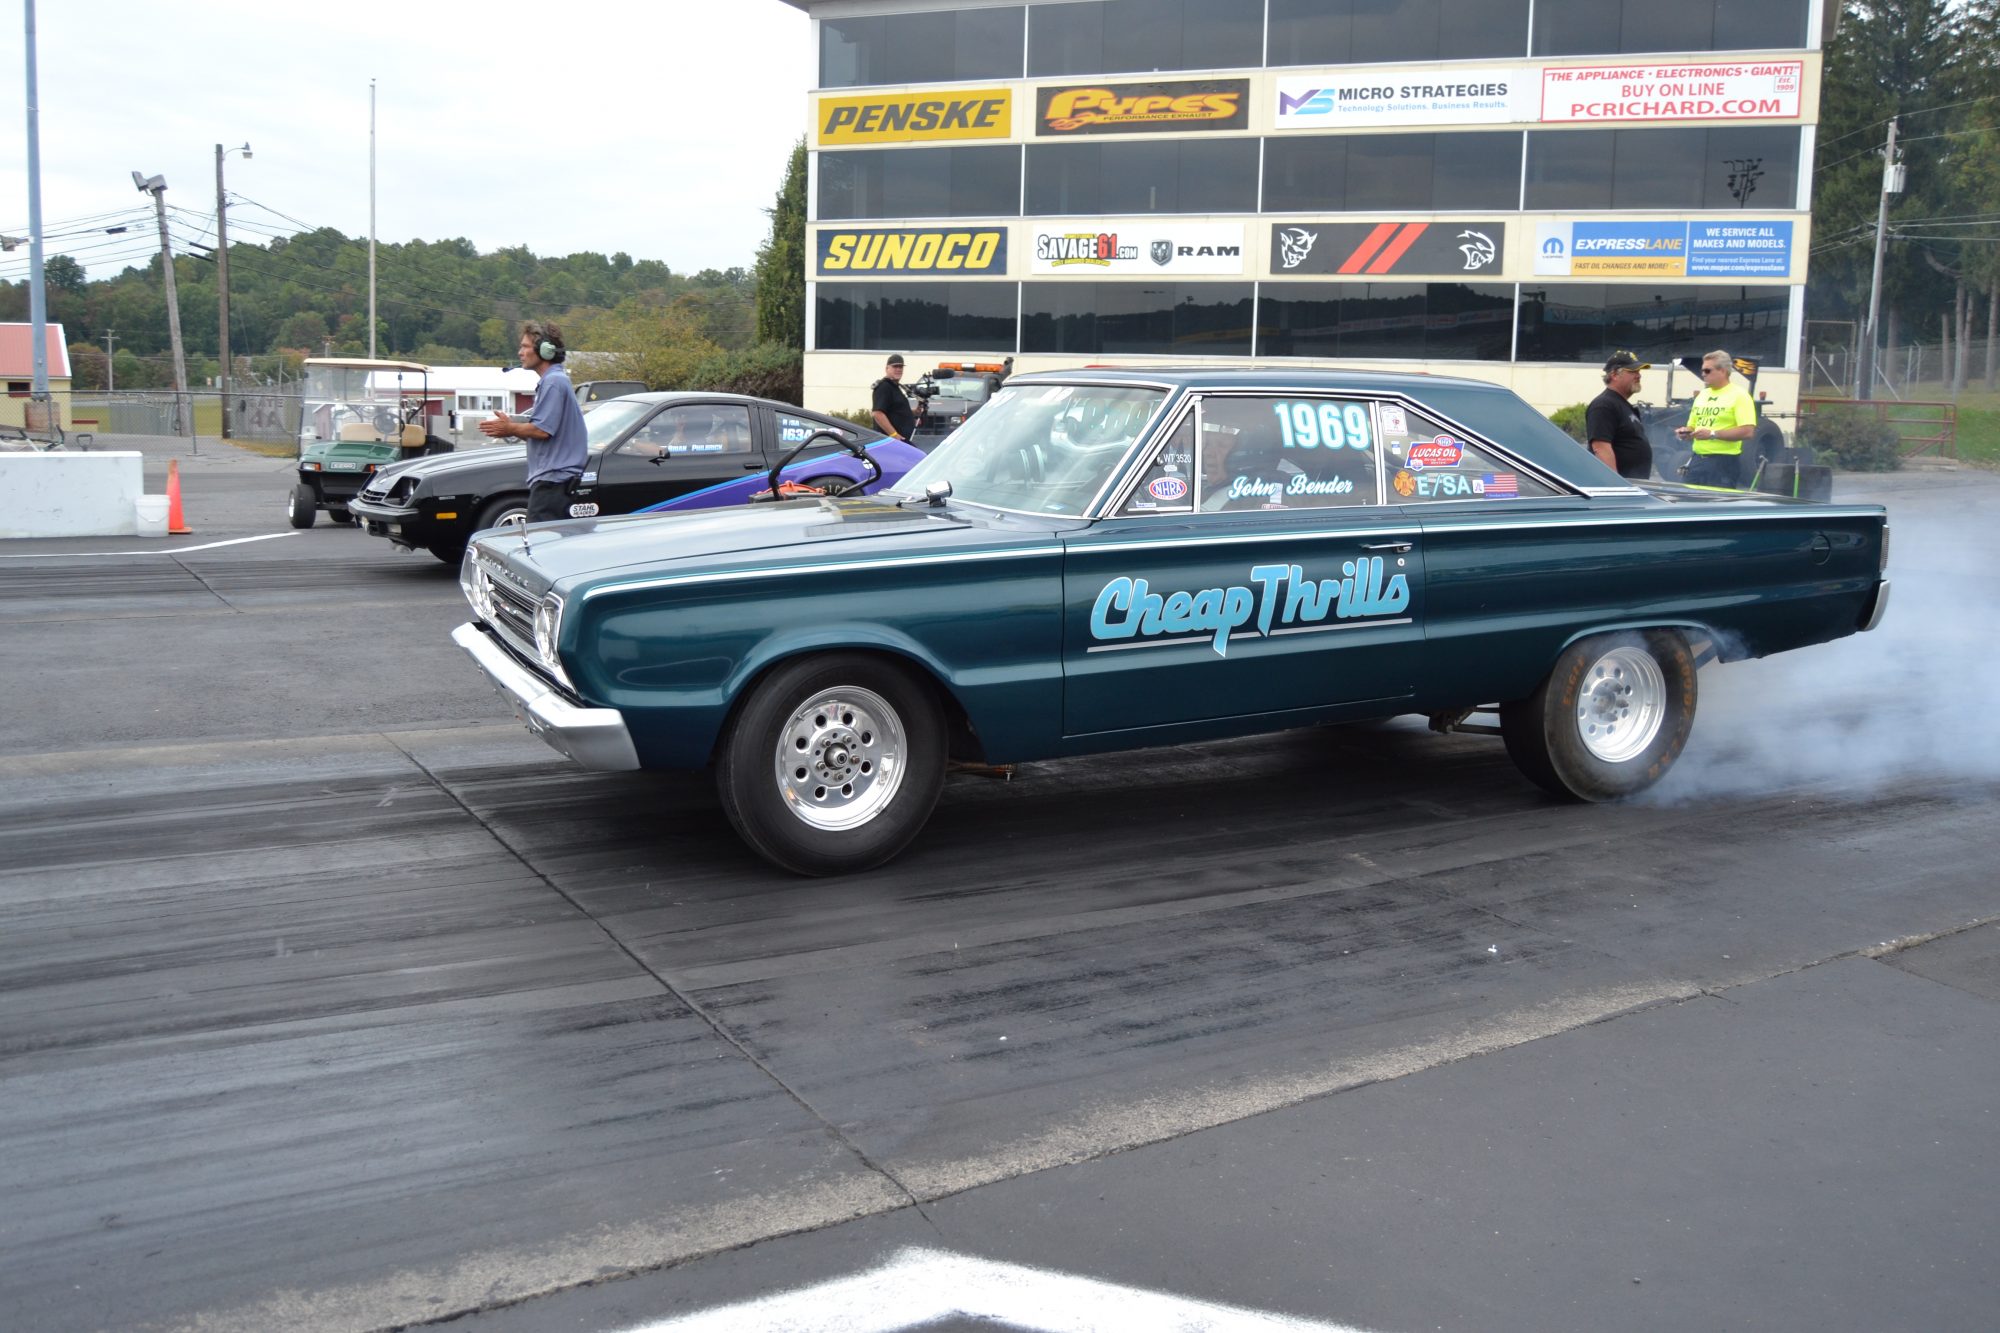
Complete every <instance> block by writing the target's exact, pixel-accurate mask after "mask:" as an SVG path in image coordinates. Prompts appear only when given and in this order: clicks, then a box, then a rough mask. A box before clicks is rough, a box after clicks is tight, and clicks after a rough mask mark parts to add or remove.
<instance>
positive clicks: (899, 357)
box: [888, 352, 903, 366]
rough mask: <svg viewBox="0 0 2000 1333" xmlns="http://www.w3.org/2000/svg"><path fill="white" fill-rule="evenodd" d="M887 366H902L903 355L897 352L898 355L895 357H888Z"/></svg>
mask: <svg viewBox="0 0 2000 1333" xmlns="http://www.w3.org/2000/svg"><path fill="white" fill-rule="evenodd" d="M888 364H890V365H892V366H900V365H902V364H903V354H902V353H901V352H898V353H897V354H896V355H894V356H892V357H890V358H889V361H888Z"/></svg>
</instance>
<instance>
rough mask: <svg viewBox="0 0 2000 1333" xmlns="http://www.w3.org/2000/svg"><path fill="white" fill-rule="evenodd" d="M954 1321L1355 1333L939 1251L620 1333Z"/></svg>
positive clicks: (1072, 1332) (887, 1330)
mask: <svg viewBox="0 0 2000 1333" xmlns="http://www.w3.org/2000/svg"><path fill="white" fill-rule="evenodd" d="M953 1316H957V1317H958V1318H961V1319H976V1320H985V1321H993V1322H995V1323H997V1324H999V1325H1001V1326H1003V1327H1006V1328H1015V1329H1037V1330H1043V1331H1044V1333H1083V1331H1084V1330H1107V1329H1138V1328H1146V1329H1156V1328H1157V1329H1169V1328H1170V1329H1176V1330H1184V1333H1363V1330H1361V1329H1357V1328H1354V1327H1352V1326H1351V1325H1347V1324H1323V1323H1318V1322H1316V1321H1313V1320H1309V1319H1298V1318H1294V1317H1292V1316H1290V1315H1281V1314H1270V1313H1267V1312H1265V1311H1262V1310H1246V1309H1243V1308H1242V1307H1241V1306H1235V1305H1215V1304H1211V1303H1210V1302H1207V1301H1196V1300H1190V1299H1188V1298H1186V1297H1184V1296H1172V1295H1168V1294H1166V1293H1163V1292H1156V1291H1147V1290H1145V1289H1144V1288H1142V1287H1126V1286H1120V1285H1118V1284H1117V1283H1113V1282H1099V1281H1097V1280H1096V1279H1094V1278H1087V1277H1076V1276H1074V1275H1072V1274H1069V1273H1051V1272H1048V1271H1047V1270H1045V1269H1040V1268H1027V1267H1024V1266H1022V1265H1019V1264H1003V1263H994V1262H990V1261H988V1260H985V1259H973V1258H968V1257H967V1256H965V1255H960V1254H949V1253H946V1252H945V1251H942V1250H926V1249H919V1248H914V1247H913V1248H910V1249H904V1250H898V1251H897V1252H896V1253H895V1254H894V1255H892V1256H891V1257H890V1259H889V1260H888V1262H887V1263H885V1264H883V1265H882V1266H881V1267H879V1268H871V1269H869V1270H867V1271H866V1272H861V1273H856V1274H854V1275H853V1276H851V1277H841V1278H833V1279H831V1280H829V1281H826V1282H821V1283H818V1284H816V1285H814V1286H810V1287H799V1288H796V1289H794V1290H792V1291H785V1292H779V1293H777V1294H776V1295H772V1296H765V1297H761V1298H759V1299H757V1300H751V1301H744V1302H741V1303H739V1304H736V1305H725V1306H718V1307H716V1308H715V1309H712V1310H703V1311H700V1312H698V1313H695V1314H691V1315H682V1316H679V1317H677V1318H674V1319H667V1320H662V1321H660V1322H658V1323H653V1324H646V1325H643V1326H641V1327H639V1328H633V1329H628V1330H626V1333H808V1331H809V1333H892V1331H893V1330H897V1329H917V1328H922V1327H924V1326H926V1325H930V1324H934V1323H936V1322H938V1321H940V1320H943V1319H948V1318H951V1317H953Z"/></svg>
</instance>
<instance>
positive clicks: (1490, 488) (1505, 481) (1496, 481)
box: [1480, 472, 1521, 500]
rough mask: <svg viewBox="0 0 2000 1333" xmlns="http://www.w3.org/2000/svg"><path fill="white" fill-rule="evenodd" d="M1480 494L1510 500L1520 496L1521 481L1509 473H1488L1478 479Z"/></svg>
mask: <svg viewBox="0 0 2000 1333" xmlns="http://www.w3.org/2000/svg"><path fill="white" fill-rule="evenodd" d="M1480 493H1481V494H1482V495H1490V496H1493V497H1495V498H1497V499H1502V500H1506V499H1512V498H1514V497H1517V496H1519V495H1520V494H1521V479H1520V478H1519V477H1517V476H1515V475H1514V474H1513V473H1511V472H1489V473H1487V474H1486V475H1485V476H1484V477H1482V478H1480Z"/></svg>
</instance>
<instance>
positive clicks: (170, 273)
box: [132, 171, 201, 453]
mask: <svg viewBox="0 0 2000 1333" xmlns="http://www.w3.org/2000/svg"><path fill="white" fill-rule="evenodd" d="M132 183H133V184H134V185H136V186H138V187H139V193H140V194H150V195H152V196H153V213H154V215H155V216H156V217H157V218H158V219H159V222H160V268H161V271H162V272H164V273H165V274H166V279H167V335H168V337H169V338H170V339H171V340H172V342H173V347H174V418H175V421H174V433H175V434H176V435H178V434H179V433H180V426H181V422H182V421H183V420H185V422H186V423H187V432H188V438H189V439H190V440H193V441H194V452H196V453H200V452H201V440H200V438H199V437H198V436H196V435H195V433H194V413H193V412H192V411H190V410H189V408H188V396H187V391H188V380H187V356H186V355H185V354H184V353H183V352H182V350H181V294H180V289H179V288H177V287H176V286H175V285H174V247H173V245H172V244H171V243H170V242H169V241H168V240H167V178H166V177H165V176H141V175H140V174H139V173H138V172H136V171H135V172H133V173H132Z"/></svg>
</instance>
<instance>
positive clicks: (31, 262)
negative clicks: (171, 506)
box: [10, 0, 60, 425]
mask: <svg viewBox="0 0 2000 1333" xmlns="http://www.w3.org/2000/svg"><path fill="white" fill-rule="evenodd" d="M21 8H22V11H23V14H24V16H25V18H26V20H27V39H28V333H29V337H30V338H32V339H33V341H34V344H35V350H34V377H35V378H34V387H33V389H32V390H31V392H32V393H33V395H34V396H33V397H32V398H31V399H30V400H29V401H30V402H31V403H40V404H41V405H42V407H43V408H45V409H48V410H50V411H51V412H53V410H54V407H55V405H54V404H53V403H52V402H50V401H49V306H48V293H47V291H46V290H45V289H44V288H43V286H42V109H41V102H40V98H39V96H38V92H37V85H36V81H35V0H23V3H22V6H21ZM10 248H11V247H10ZM49 424H51V425H55V424H60V423H57V422H51V423H49Z"/></svg>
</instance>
